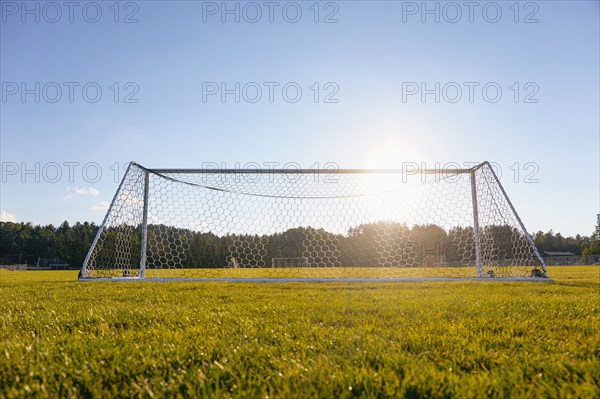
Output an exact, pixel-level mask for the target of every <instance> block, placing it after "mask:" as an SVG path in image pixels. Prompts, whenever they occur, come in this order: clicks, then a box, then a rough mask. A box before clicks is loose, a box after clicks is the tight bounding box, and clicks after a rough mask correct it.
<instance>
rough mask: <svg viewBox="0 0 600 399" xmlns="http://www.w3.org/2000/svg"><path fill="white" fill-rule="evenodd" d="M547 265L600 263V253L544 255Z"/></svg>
mask: <svg viewBox="0 0 600 399" xmlns="http://www.w3.org/2000/svg"><path fill="white" fill-rule="evenodd" d="M543 258H544V262H546V265H547V266H577V265H600V255H574V256H544V257H543Z"/></svg>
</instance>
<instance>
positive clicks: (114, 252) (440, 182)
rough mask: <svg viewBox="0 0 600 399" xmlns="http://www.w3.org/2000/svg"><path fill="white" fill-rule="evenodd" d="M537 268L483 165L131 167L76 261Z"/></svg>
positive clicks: (421, 272) (382, 269) (157, 270)
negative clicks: (443, 169) (412, 168)
mask: <svg viewBox="0 0 600 399" xmlns="http://www.w3.org/2000/svg"><path fill="white" fill-rule="evenodd" d="M265 172H267V173H265ZM542 275H544V276H545V266H544V264H543V261H542V260H541V258H540V256H539V254H538V253H537V250H536V248H535V246H534V245H533V242H532V241H531V239H530V237H529V235H528V234H527V232H526V231H525V229H524V227H523V226H522V224H521V222H520V219H519V218H518V216H517V215H516V213H515V212H514V209H513V208H512V205H511V204H510V202H509V200H508V197H506V195H505V193H504V190H503V189H502V187H501V185H500V182H499V181H498V180H497V178H496V176H495V175H494V173H493V171H492V169H491V167H490V166H489V164H487V163H485V164H482V165H480V166H478V167H476V168H474V169H471V170H457V171H452V172H451V173H432V171H421V172H418V173H403V172H401V171H349V170H346V171H338V172H337V173H330V174H324V173H315V172H309V171H298V172H297V173H289V171H287V172H286V171H248V170H246V171H238V172H234V171H220V172H219V171H214V170H213V171H181V170H179V171H178V170H160V171H155V170H148V169H145V168H143V167H141V166H140V165H137V164H135V163H132V164H131V165H130V167H129V169H128V172H127V174H126V176H125V177H124V179H123V181H122V183H121V185H120V187H119V189H118V191H117V193H116V195H115V198H114V200H113V203H112V204H111V207H110V208H109V210H108V213H107V215H106V218H105V221H104V223H103V225H102V227H101V230H100V231H99V233H98V236H97V237H96V240H95V241H94V243H93V245H92V247H91V248H90V251H89V254H88V257H87V259H86V261H85V264H84V265H83V269H82V277H84V278H122V277H144V278H307V279H311V278H312V279H318V278H361V279H363V278H367V279H368V278H413V277H415V278H445V277H463V278H464V277H540V276H542Z"/></svg>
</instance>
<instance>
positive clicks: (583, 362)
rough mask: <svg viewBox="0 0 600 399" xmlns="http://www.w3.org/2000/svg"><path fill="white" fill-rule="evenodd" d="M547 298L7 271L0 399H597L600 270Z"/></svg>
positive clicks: (500, 290) (543, 291) (504, 289)
mask: <svg viewBox="0 0 600 399" xmlns="http://www.w3.org/2000/svg"><path fill="white" fill-rule="evenodd" d="M549 274H550V275H551V277H552V278H553V280H554V282H552V283H529V282H518V283H517V282H493V281H492V282H473V281H457V282H411V283H347V282H337V283H223V282H201V283H200V282H172V283H139V282H132V283H111V282H89V283H79V282H77V281H76V277H77V272H10V271H5V270H0V326H1V329H0V398H21V397H27V396H29V397H52V398H54V397H71V396H72V397H117V396H119V397H123V396H125V397H178V396H180V397H188V396H194V397H195V396H203V397H249V398H256V397H267V396H268V397H271V398H287V397H357V396H364V397H381V398H383V397H410V398H417V397H432V398H450V397H456V398H470V397H472V398H475V397H517V398H518V397H523V398H525V397H527V398H530V397H534V398H535V397H540V398H546V397H562V398H569V397H573V398H575V397H581V398H598V397H600V388H599V385H600V267H597V266H588V267H550V268H549Z"/></svg>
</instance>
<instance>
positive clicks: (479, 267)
mask: <svg viewBox="0 0 600 399" xmlns="http://www.w3.org/2000/svg"><path fill="white" fill-rule="evenodd" d="M132 167H138V168H140V169H141V170H143V172H144V188H143V205H142V207H143V211H142V222H141V237H140V265H139V271H138V276H137V277H129V276H123V277H111V278H103V277H93V278H90V277H87V272H88V270H87V265H88V263H89V261H90V258H91V256H92V253H93V249H94V248H95V246H96V245H97V244H98V240H99V238H100V236H101V235H102V233H103V231H104V229H105V228H106V224H107V221H108V218H109V215H110V214H111V211H112V210H113V208H114V206H115V203H116V201H117V198H118V195H119V192H120V191H121V188H122V186H123V184H124V182H125V179H126V178H127V175H128V173H129V171H130V170H131V168H132ZM482 167H489V170H490V172H491V175H492V176H493V179H494V181H495V183H496V184H497V185H498V187H499V189H500V191H501V193H502V196H503V197H504V200H505V201H506V202H507V204H508V206H509V207H510V210H511V211H512V213H513V215H514V216H515V219H516V221H517V223H518V225H519V227H520V229H521V232H522V233H523V235H524V236H525V238H526V239H527V241H528V243H529V245H530V246H531V248H532V250H533V252H534V254H535V257H536V258H537V260H539V262H540V267H541V270H542V272H543V277H545V278H543V279H541V278H529V277H505V278H502V277H497V278H493V279H491V278H486V276H485V275H484V273H483V264H482V249H481V237H480V227H479V211H478V199H477V179H476V175H475V174H476V172H477V171H478V170H479V169H480V168H482ZM316 173H323V172H322V171H317V170H314V169H271V168H269V169H248V168H244V169H219V168H214V169H213V168H203V169H178V168H175V169H169V168H157V169H150V168H146V167H144V166H142V165H140V164H139V163H136V162H133V161H132V162H130V163H129V165H128V166H127V169H126V171H125V174H124V175H123V178H122V179H121V182H120V183H119V186H118V188H117V191H116V192H115V194H114V196H113V198H112V201H111V202H110V205H109V207H108V210H107V212H106V215H105V216H104V219H103V221H102V224H101V225H100V227H99V229H98V232H97V233H96V236H95V237H94V240H93V242H92V244H91V246H90V249H89V251H88V253H87V255H86V257H85V260H84V263H83V265H82V268H81V271H80V276H79V280H82V281H91V280H93V281H98V280H110V281H131V280H152V281H178V280H184V281H186V280H187V281H190V280H197V281H257V282H258V281H292V282H294V281H315V282H318V281H374V280H377V281H422V280H427V281H457V280H473V278H472V277H468V278H467V277H465V278H460V277H418V278H395V277H391V278H390V277H369V278H345V277H334V278H285V277H282V278H279V277H276V278H229V277H227V278H216V277H215V278H188V277H185V278H178V277H173V278H151V279H149V278H145V272H146V265H147V246H148V208H149V184H150V175H151V174H159V175H164V174H221V175H230V174H235V175H244V174H251V175H261V174H282V175H285V174H316ZM332 173H334V174H395V175H398V174H406V173H410V174H419V175H429V174H438V175H440V176H448V175H458V174H468V175H469V178H470V185H471V206H472V213H473V242H474V246H475V248H474V249H475V268H476V271H477V277H478V278H479V279H484V280H486V281H551V280H550V279H549V278H547V268H546V264H545V262H544V259H543V258H542V257H541V255H540V253H539V251H538V249H537V248H536V246H535V243H534V241H533V239H532V237H531V235H530V234H529V232H528V231H527V229H526V227H525V225H524V223H523V222H522V219H521V217H520V216H519V214H518V212H517V211H516V209H515V207H514V205H513V203H512V201H511V200H510V198H509V197H508V195H507V193H506V191H505V189H504V186H503V185H502V183H501V182H500V179H499V178H498V175H497V174H496V172H495V171H494V169H493V167H492V166H491V164H490V163H489V162H488V161H485V162H482V163H480V164H478V165H475V166H473V167H470V168H451V169H448V168H446V169H416V170H411V171H407V170H406V169H336V170H334V171H332ZM163 177H164V176H163ZM188 184H191V183H188ZM275 259H288V258H272V264H271V268H274V264H273V262H274V261H275ZM290 259H291V258H290ZM294 259H306V258H304V257H297V258H294ZM306 267H308V266H306Z"/></svg>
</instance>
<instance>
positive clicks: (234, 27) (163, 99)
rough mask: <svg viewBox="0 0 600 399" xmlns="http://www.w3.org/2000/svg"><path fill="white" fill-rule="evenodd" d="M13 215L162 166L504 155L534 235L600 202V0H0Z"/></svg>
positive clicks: (508, 181) (5, 161)
mask: <svg viewBox="0 0 600 399" xmlns="http://www.w3.org/2000/svg"><path fill="white" fill-rule="evenodd" d="M0 6H1V7H0V13H1V20H0V81H1V83H2V87H1V89H2V91H1V99H0V107H1V108H0V133H1V137H0V145H1V149H0V157H1V164H2V175H1V179H2V181H1V193H0V209H1V219H2V220H4V221H18V222H32V223H34V224H49V223H52V224H55V225H56V224H60V223H61V222H62V221H64V220H67V221H69V222H70V223H73V222H76V221H90V222H95V223H100V222H101V221H102V218H103V217H104V214H105V213H106V209H107V206H108V204H109V203H110V201H111V199H112V197H113V195H114V192H115V190H116V188H117V186H118V183H119V181H120V179H121V178H122V176H123V170H124V168H125V167H126V166H127V164H128V162H130V161H136V162H138V163H140V164H142V165H144V166H147V167H150V168H201V167H203V166H204V165H207V164H209V163H218V164H219V165H222V166H225V167H229V168H235V167H238V166H242V167H243V166H245V165H259V166H261V165H262V166H264V165H266V164H267V163H270V165H273V163H274V162H275V163H278V164H279V165H280V166H281V167H283V166H285V165H286V164H290V163H293V164H294V165H300V166H301V167H303V168H310V167H313V168H314V167H318V166H319V165H320V166H323V165H325V164H327V163H334V164H336V165H337V166H339V167H340V168H375V167H378V168H402V167H403V166H406V165H414V163H417V164H419V165H423V166H424V167H427V168H435V167H445V166H449V167H456V165H459V166H469V165H471V164H473V163H478V162H482V161H490V162H492V163H493V165H494V166H495V168H496V170H497V172H498V174H499V175H500V177H501V181H502V184H503V185H504V187H505V189H506V191H507V193H508V195H509V196H510V198H511V200H512V201H513V204H514V205H515V207H516V209H517V211H518V212H519V214H520V216H521V218H522V219H523V222H524V223H525V225H526V227H527V228H528V230H529V231H530V232H535V231H538V230H543V231H547V230H550V229H553V230H554V231H555V232H561V233H562V234H563V235H575V234H582V235H590V234H591V233H592V232H593V230H594V227H595V223H596V214H597V213H600V192H599V190H600V175H599V174H600V172H599V170H600V133H599V132H600V115H599V112H600V111H599V110H600V104H599V101H600V100H599V97H600V94H599V91H600V82H599V76H600V61H599V54H600V43H599V37H600V32H599V21H600V6H599V2H598V1H536V2H525V1H523V2H514V1H499V2H487V1H485V2H479V1H474V2H436V1H429V2H421V1H418V2H411V1H334V2H327V1H322V2H316V1H297V2H279V1H272V2H269V1H257V2H238V1H227V2H222V1H218V2H202V1H121V2H115V1H108V2H102V1H98V2H87V1H83V2H80V1H74V2H68V1H66V2H61V1H56V2H54V1H50V2H46V1H41V2H40V1H5V0H0Z"/></svg>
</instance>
